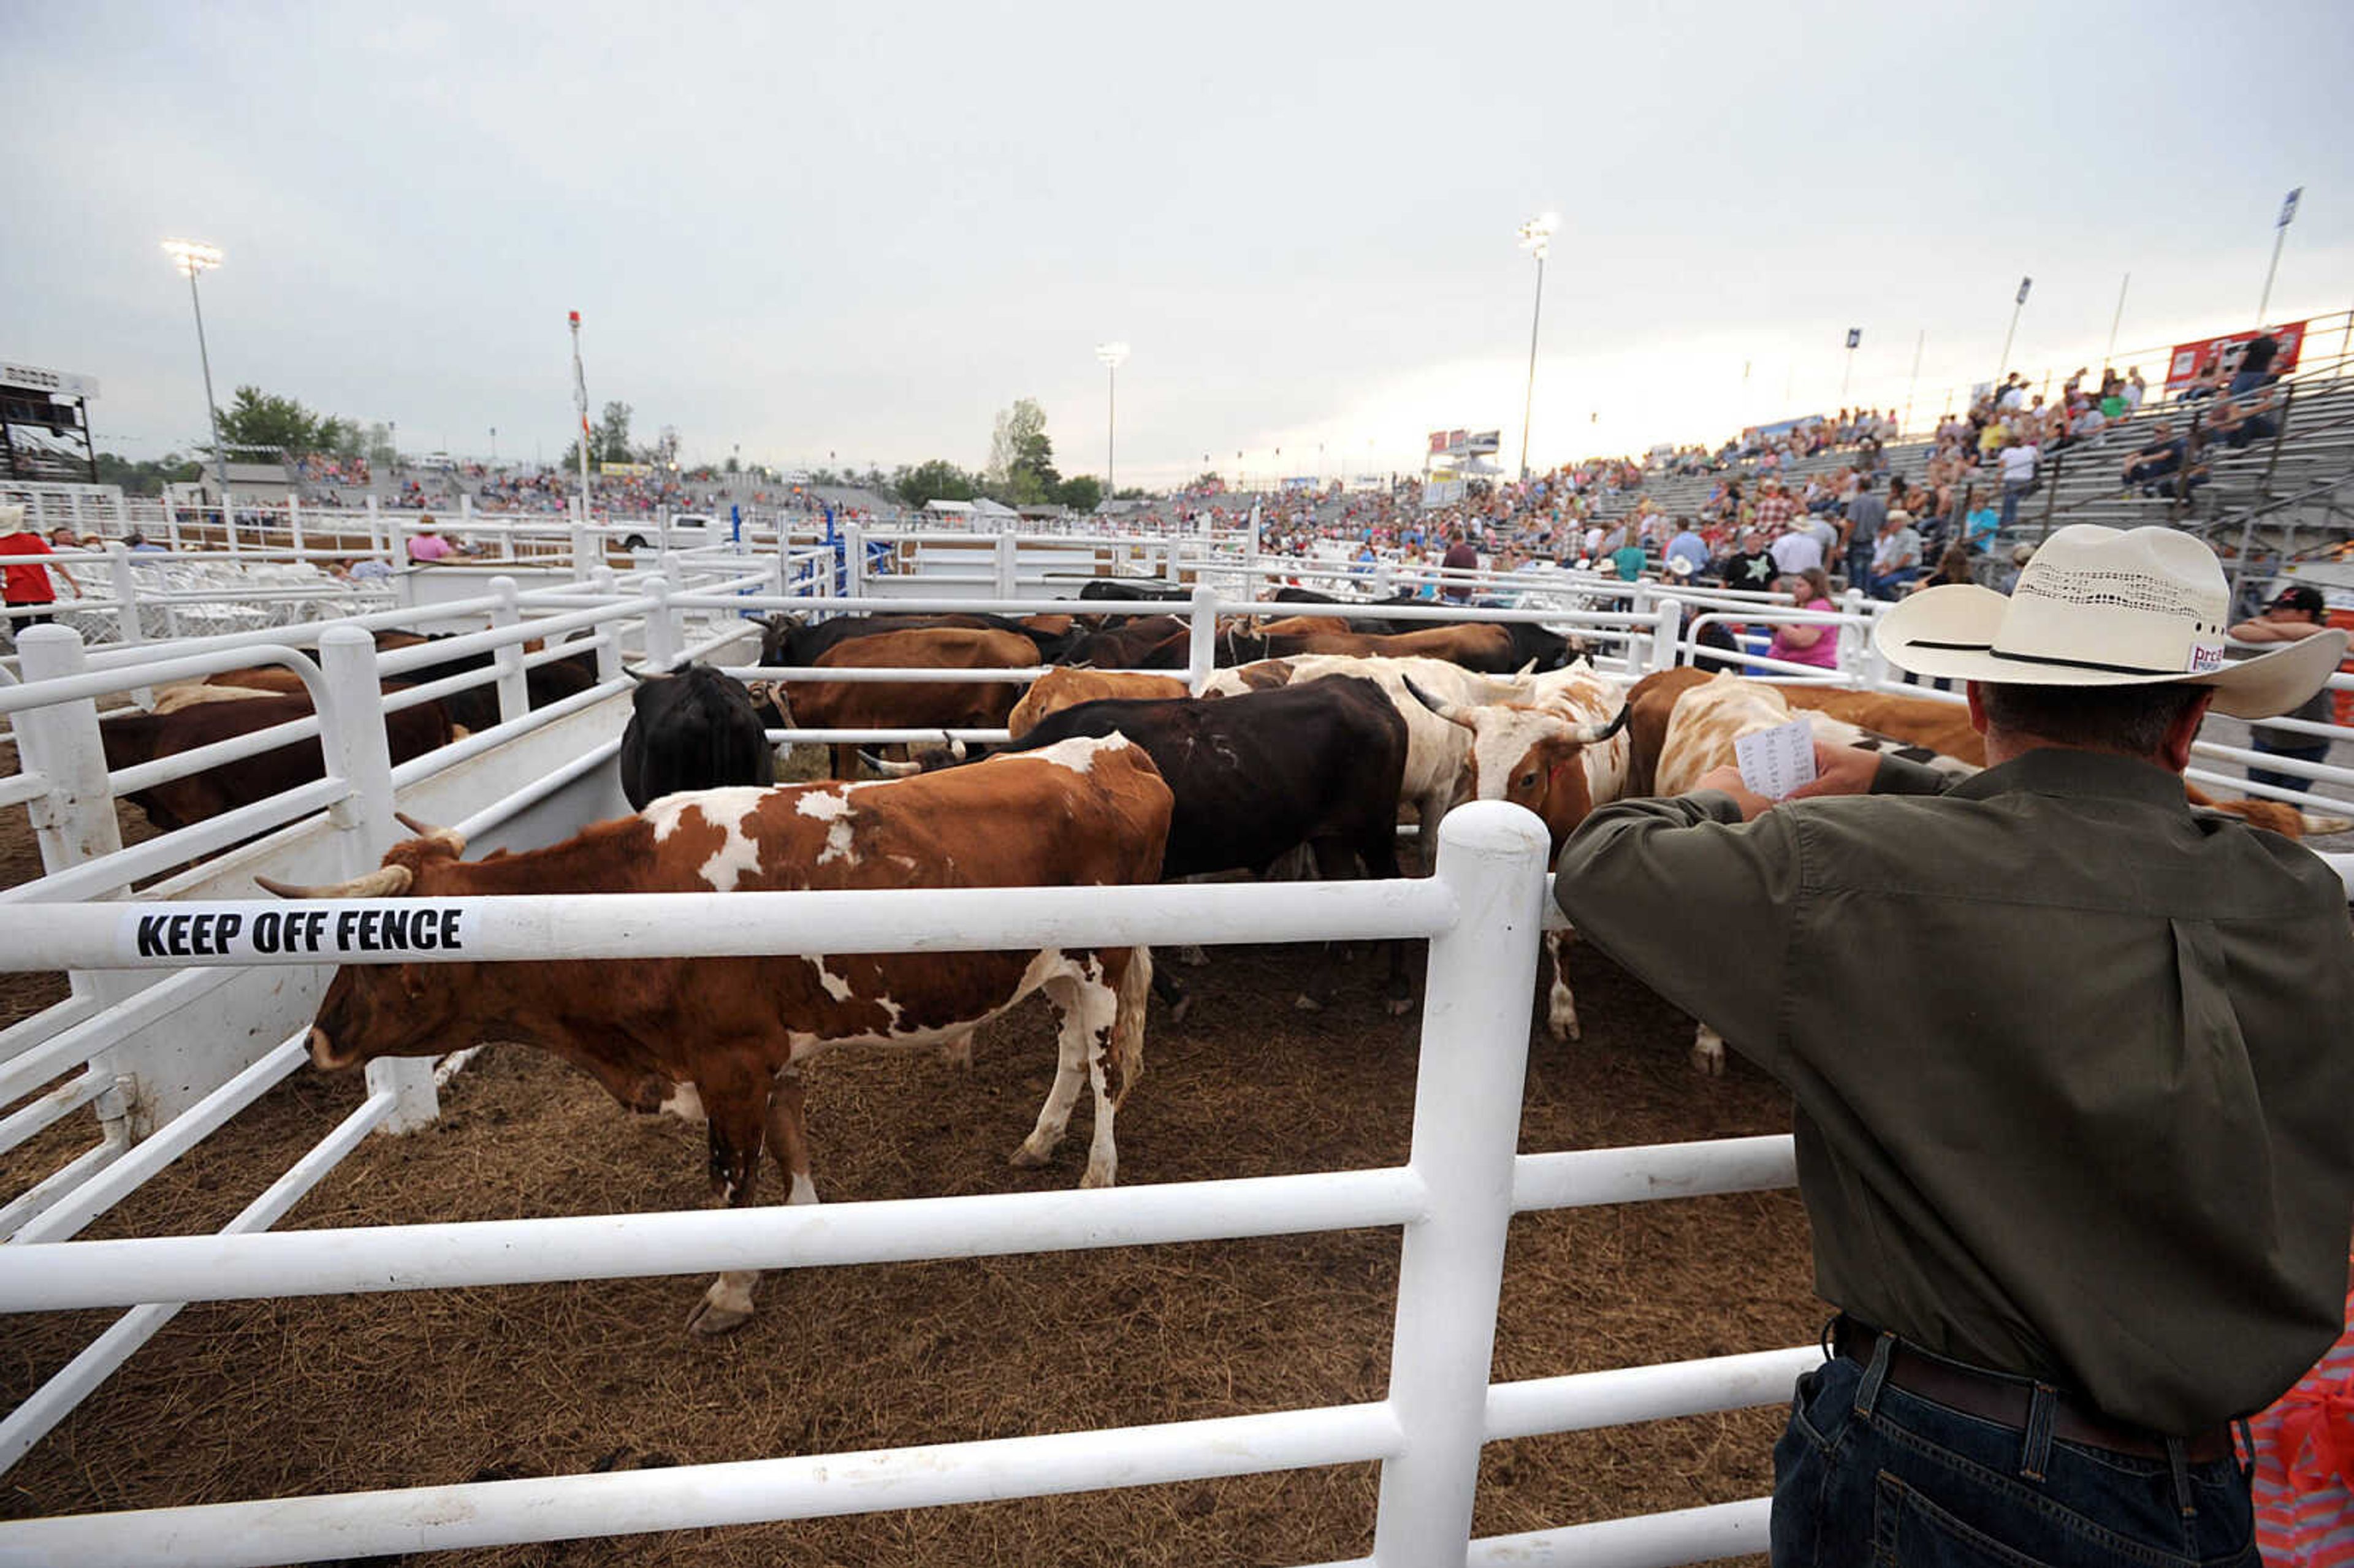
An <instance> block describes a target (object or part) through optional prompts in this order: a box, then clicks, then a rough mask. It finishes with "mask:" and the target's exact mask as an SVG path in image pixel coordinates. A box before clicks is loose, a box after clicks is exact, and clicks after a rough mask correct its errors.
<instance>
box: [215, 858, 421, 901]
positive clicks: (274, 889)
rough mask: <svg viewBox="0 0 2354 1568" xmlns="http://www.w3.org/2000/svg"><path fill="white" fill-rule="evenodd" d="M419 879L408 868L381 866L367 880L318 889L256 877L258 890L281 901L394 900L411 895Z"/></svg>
mask: <svg viewBox="0 0 2354 1568" xmlns="http://www.w3.org/2000/svg"><path fill="white" fill-rule="evenodd" d="M416 879H417V874H416V873H415V872H413V871H411V870H409V869H408V867H407V866H405V865H380V866H378V867H376V869H375V870H374V871H371V872H369V873H368V874H366V876H355V877H354V878H352V880H351V881H349V882H332V883H325V884H323V885H319V886H317V887H304V886H302V885H300V884H298V883H292V882H281V881H279V880H278V879H277V878H276V877H274V876H256V877H255V878H254V879H253V881H254V885H255V886H257V887H260V889H262V890H263V891H264V892H266V893H275V894H276V895H278V896H279V897H281V898H393V897H398V895H401V894H403V893H406V892H408V885H409V884H410V883H411V882H414V881H415V880H416Z"/></svg>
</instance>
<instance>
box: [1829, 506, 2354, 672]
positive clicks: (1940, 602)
mask: <svg viewBox="0 0 2354 1568" xmlns="http://www.w3.org/2000/svg"><path fill="white" fill-rule="evenodd" d="M2230 620H2231V591H2230V589H2229V588H2227V587H2226V586H2225V584H2224V581H2223V568H2222V567H2221V564H2219V563H2218V562H2217V561H2216V559H2215V553H2214V552H2213V551H2211V550H2210V549H2209V548H2208V547H2207V546H2204V545H2202V544H2200V542H2199V541H2198V540H2196V539H2194V538H2192V537H2190V535H2187V534H2179V533H2177V532H2175V531H2174V530H2173V529H2170V528H2132V529H2127V530H2125V531H2123V532H2120V531H2119V530H2117V529H2115V528H2103V527H2099V526H2097V525H2095V524H2090V523H2076V524H2070V525H2069V526H2067V527H2065V528H2062V529H2061V530H2060V531H2059V532H2057V533H2055V534H2053V535H2052V537H2051V538H2049V539H2047V540H2045V541H2044V542H2043V546H2042V547H2041V549H2039V550H2037V551H2036V552H2035V554H2034V556H2033V557H2032V558H2031V559H2030V560H2029V561H2028V563H2027V565H2026V566H2025V567H2021V568H2020V574H2019V583H2018V586H2017V587H2016V588H2013V589H2012V590H2011V592H2010V595H2009V598H2005V597H2004V596H2003V595H2001V594H1999V593H1996V592H1994V591H1993V590H1992V589H1990V588H1978V587H1975V586H1973V585H1970V584H1967V583H1953V584H1948V585H1946V586H1944V587H1940V588H1924V589H1922V590H1921V591H1920V592H1919V593H1917V594H1914V596H1913V597H1912V598H1911V599H1906V600H1904V601H1903V603H1901V604H1899V605H1898V606H1897V607H1896V608H1895V609H1892V610H1890V611H1889V612H1888V613H1887V614H1886V615H1884V616H1882V618H1881V620H1880V623H1879V624H1878V625H1877V626H1876V627H1874V628H1873V629H1872V643H1873V645H1874V646H1875V647H1877V648H1878V649H1879V650H1880V652H1882V654H1883V655H1885V656H1886V658H1887V659H1888V661H1889V662H1891V663H1893V664H1894V665H1896V666H1897V667H1898V668H1899V669H1904V670H1910V671H1912V672H1913V673H1914V674H1916V675H1930V676H1938V677H1943V678H1945V679H1947V680H1964V681H1990V682H1996V683H2003V684H2010V685H2023V686H2141V685H2155V684H2158V683H2160V682H2167V681H2178V682H2180V683H2184V684H2186V685H2193V686H2212V687H2213V688H2214V689H2215V711H2216V712H2218V713H2224V714H2229V715H2232V717H2234V718H2270V717H2273V716H2274V715H2278V714H2285V713H2286V712H2288V711H2289V710H2290V709H2291V708H2294V707H2296V706H2298V705H2301V704H2303V703H2304V702H2305V701H2306V699H2307V698H2309V697H2311V696H2312V695H2313V694H2314V693H2316V692H2317V691H2319V690H2320V689H2321V687H2322V684H2323V683H2325V682H2326V681H2327V680H2328V679H2329V675H2330V672H2331V671H2333V670H2335V669H2336V668H2337V667H2338V660H2339V659H2340V658H2341V657H2343V656H2344V654H2345V652H2346V633H2345V632H2343V631H2338V630H2329V631H2318V632H2316V633H2314V634H2313V635H2312V636H2310V637H2307V638H2304V639H2302V640H2301V641H2296V642H2290V643H2285V644H2283V645H2282V646H2281V647H2279V648H2276V649H2274V651H2273V652H2268V653H2263V654H2259V655H2257V656H2256V657H2254V658H2253V659H2243V660H2238V661H2236V662H2233V661H2228V660H2227V659H2226V657H2225V654H2224V648H2225V641H2224V631H2223V629H2224V627H2225V626H2226V625H2227V624H2228V623H2229V621H2230Z"/></svg>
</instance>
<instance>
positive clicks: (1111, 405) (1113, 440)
mask: <svg viewBox="0 0 2354 1568" xmlns="http://www.w3.org/2000/svg"><path fill="white" fill-rule="evenodd" d="M1096 357H1097V359H1099V360H1101V361H1103V366H1104V372H1105V380H1104V499H1105V500H1106V501H1113V500H1117V499H1118V498H1119V482H1118V474H1117V472H1116V471H1115V470H1114V468H1113V466H1112V460H1113V458H1114V457H1116V456H1117V455H1118V453H1117V450H1116V447H1117V443H1118V441H1119V367H1120V363H1121V362H1122V361H1123V360H1125V359H1127V357H1128V344H1124V343H1099V344H1096Z"/></svg>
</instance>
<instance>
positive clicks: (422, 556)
mask: <svg viewBox="0 0 2354 1568" xmlns="http://www.w3.org/2000/svg"><path fill="white" fill-rule="evenodd" d="M417 521H418V524H419V528H418V531H417V532H416V533H415V534H413V535H409V539H408V558H409V559H410V560H412V561H414V562H416V563H417V564H418V565H419V566H420V567H429V566H431V565H432V564H433V563H434V562H436V561H446V560H448V559H449V558H450V557H451V556H462V555H465V554H467V553H468V552H467V551H466V550H465V548H464V547H463V546H458V545H453V544H451V543H450V541H449V540H447V539H444V538H443V537H442V536H441V534H440V529H438V528H437V527H435V526H434V523H433V519H432V517H431V516H430V515H427V516H424V517H420V518H419V519H418V520H417Z"/></svg>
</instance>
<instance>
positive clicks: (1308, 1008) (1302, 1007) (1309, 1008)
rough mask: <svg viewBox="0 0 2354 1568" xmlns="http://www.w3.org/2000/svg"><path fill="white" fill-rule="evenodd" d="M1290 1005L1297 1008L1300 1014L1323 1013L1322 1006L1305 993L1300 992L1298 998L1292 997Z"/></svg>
mask: <svg viewBox="0 0 2354 1568" xmlns="http://www.w3.org/2000/svg"><path fill="white" fill-rule="evenodd" d="M1291 1005H1292V1006H1294V1007H1296V1008H1298V1009H1299V1011H1300V1012H1323V1011H1324V1004H1323V1003H1322V1002H1320V1001H1317V1000H1316V999H1315V998H1314V997H1312V996H1310V995H1309V994H1308V993H1307V992H1306V991H1301V992H1300V993H1299V995H1298V996H1295V997H1293V998H1292V999H1291Z"/></svg>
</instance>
